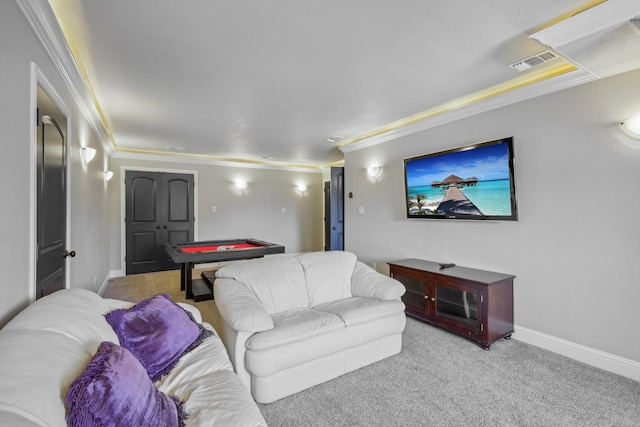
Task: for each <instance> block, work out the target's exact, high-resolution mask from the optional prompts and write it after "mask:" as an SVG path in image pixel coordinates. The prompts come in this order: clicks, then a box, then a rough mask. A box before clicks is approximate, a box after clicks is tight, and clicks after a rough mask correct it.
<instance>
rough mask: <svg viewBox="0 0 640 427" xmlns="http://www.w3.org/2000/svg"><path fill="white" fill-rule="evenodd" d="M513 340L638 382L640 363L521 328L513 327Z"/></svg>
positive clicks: (639, 378)
mask: <svg viewBox="0 0 640 427" xmlns="http://www.w3.org/2000/svg"><path fill="white" fill-rule="evenodd" d="M514 329H515V333H514V334H513V339H517V340H519V341H522V342H525V343H527V344H531V345H535V346H536V347H541V348H544V349H545V350H549V351H553V352H554V353H558V354H561V355H563V356H566V357H568V358H570V359H574V360H577V361H579V362H583V363H586V364H587V365H591V366H595V367H596V368H600V369H604V370H605V371H609V372H613V373H615V374H618V375H622V376H624V377H627V378H631V379H632V380H635V381H640V362H636V361H634V360H631V359H625V358H624V357H620V356H616V355H614V354H610V353H605V352H603V351H600V350H596V349H594V348H591V347H587V346H584V345H581V344H576V343H574V342H571V341H566V340H563V339H560V338H557V337H554V336H551V335H547V334H543V333H542V332H538V331H534V330H533V329H528V328H525V327H522V326H518V325H516V326H515V328H514Z"/></svg>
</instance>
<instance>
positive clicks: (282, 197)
mask: <svg viewBox="0 0 640 427" xmlns="http://www.w3.org/2000/svg"><path fill="white" fill-rule="evenodd" d="M111 167H112V170H113V171H114V177H113V179H112V180H111V182H110V184H111V183H112V184H114V185H113V186H110V200H111V203H110V215H111V218H112V220H113V219H114V218H116V223H115V224H117V227H118V230H117V233H115V234H113V235H112V236H111V239H112V242H113V243H112V245H111V265H112V270H119V269H120V268H121V264H122V263H121V259H122V251H121V249H120V246H121V233H120V228H119V227H120V225H119V224H120V221H119V219H120V216H121V213H120V212H121V209H122V201H123V197H122V194H121V193H122V186H121V183H122V180H123V179H124V177H123V176H121V172H122V170H123V168H124V169H135V168H153V169H159V170H165V171H192V172H195V173H197V183H196V193H197V203H198V206H197V211H196V217H197V222H198V235H197V236H196V238H197V239H198V240H216V239H233V238H248V237H250V238H256V239H259V240H265V241H268V242H273V243H278V244H281V245H284V246H285V250H286V252H307V251H315V250H322V248H323V235H322V226H323V223H322V218H323V210H322V209H323V208H322V203H323V181H322V174H321V173H319V172H296V171H287V170H273V169H260V168H248V167H230V166H217V165H204V164H189V163H177V162H159V161H143V160H134V159H124V158H120V159H119V158H114V159H112V166H111ZM240 179H242V180H244V181H245V182H247V183H248V185H247V189H246V190H244V192H240V191H238V190H237V189H236V188H235V187H234V186H233V182H234V181H236V180H240ZM298 183H304V184H306V185H307V191H306V192H305V193H304V194H301V193H300V192H298V191H297V190H296V187H295V186H296V184H298ZM212 206H215V207H216V212H215V213H213V212H212V211H211V207H212ZM283 209H284V211H285V212H284V213H283V212H282V210H283Z"/></svg>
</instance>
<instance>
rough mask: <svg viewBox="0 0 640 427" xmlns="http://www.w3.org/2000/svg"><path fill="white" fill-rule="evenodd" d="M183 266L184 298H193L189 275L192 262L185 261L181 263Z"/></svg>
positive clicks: (191, 272)
mask: <svg viewBox="0 0 640 427" xmlns="http://www.w3.org/2000/svg"><path fill="white" fill-rule="evenodd" d="M183 265H184V266H185V269H184V282H185V288H186V289H185V290H186V292H185V298H187V299H193V286H192V285H193V278H192V277H191V276H192V275H193V263H192V262H185V263H184V264H183Z"/></svg>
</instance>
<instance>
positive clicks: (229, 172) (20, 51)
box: [0, 1, 323, 327]
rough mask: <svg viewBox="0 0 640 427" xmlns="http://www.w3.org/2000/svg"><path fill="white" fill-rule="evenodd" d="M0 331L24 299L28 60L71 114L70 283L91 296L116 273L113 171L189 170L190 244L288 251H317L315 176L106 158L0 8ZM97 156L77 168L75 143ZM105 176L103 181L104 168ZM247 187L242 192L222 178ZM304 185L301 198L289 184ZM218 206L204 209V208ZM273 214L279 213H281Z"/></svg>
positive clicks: (29, 37)
mask: <svg viewBox="0 0 640 427" xmlns="http://www.w3.org/2000/svg"><path fill="white" fill-rule="evenodd" d="M0 54H1V59H2V62H1V65H2V72H1V73H0V93H1V94H2V96H1V97H0V114H1V115H0V117H2V129H3V132H2V135H1V136H0V144H1V147H2V153H3V156H2V158H0V178H1V179H2V182H3V185H2V186H1V188H0V200H1V201H2V202H1V203H0V218H1V221H0V233H1V234H0V235H2V236H3V238H4V239H5V242H6V243H5V244H3V245H0V270H1V271H2V272H3V278H2V283H1V284H0V327H2V326H3V325H4V324H5V323H6V322H7V321H9V320H10V319H11V318H12V317H13V316H14V315H15V314H16V313H18V312H19V311H20V310H22V309H23V308H24V307H26V306H27V305H28V304H29V303H30V295H31V294H32V283H30V279H29V277H30V272H31V271H32V270H33V266H32V265H31V262H30V255H31V252H32V250H31V246H30V237H29V233H30V230H31V220H30V212H31V210H32V205H33V203H32V202H31V196H30V194H31V190H32V187H33V185H34V184H33V183H32V182H31V179H30V165H31V163H32V158H31V157H32V156H31V136H30V129H31V121H30V114H31V113H30V109H31V92H32V84H31V71H30V70H31V63H32V62H33V63H35V64H36V65H37V66H38V68H39V69H40V70H41V71H42V74H43V75H44V77H45V78H46V79H47V80H48V81H49V82H50V84H51V85H52V86H53V88H54V90H55V92H56V93H57V94H58V95H59V96H60V98H61V99H62V102H63V103H64V104H65V105H66V106H67V107H68V109H69V110H70V111H71V117H70V118H69V123H70V127H69V138H68V139H69V153H70V158H69V177H68V178H69V179H68V181H69V208H70V209H69V217H70V230H69V242H68V245H67V246H68V248H69V249H70V250H75V251H76V252H77V256H76V257H75V258H73V259H69V264H68V265H69V272H68V273H69V274H68V275H69V280H68V285H69V287H73V288H86V289H90V290H93V291H98V290H99V289H100V287H101V286H102V284H103V283H104V281H105V280H106V279H107V278H108V277H109V275H110V274H114V273H115V274H117V273H118V272H119V270H120V268H121V258H122V254H121V241H120V236H121V222H120V218H121V215H120V201H121V194H120V191H121V185H120V183H121V179H120V169H121V166H123V165H124V166H127V167H147V168H155V169H162V168H167V169H180V170H195V171H197V172H198V176H199V186H198V196H199V198H198V199H199V207H200V209H199V210H198V213H197V214H198V218H199V236H198V237H199V238H202V239H217V238H225V237H255V238H261V239H264V240H268V241H274V242H278V243H281V244H284V245H285V246H286V250H287V252H298V251H310V250H321V249H322V215H323V214H322V174H321V173H309V172H294V171H281V170H280V171H277V170H265V169H254V168H232V167H223V166H206V165H189V164H185V163H175V162H174V163H166V162H144V161H137V160H126V159H110V158H109V157H108V155H107V154H106V153H105V151H104V150H103V149H102V146H101V143H100V141H99V139H98V137H97V136H96V134H95V132H94V131H93V130H92V129H91V127H90V126H89V124H88V122H87V120H86V119H85V118H84V117H83V115H82V112H81V111H80V109H79V107H78V106H77V105H76V104H75V102H74V99H73V97H72V95H71V92H70V91H69V89H68V88H67V86H66V84H65V82H64V81H63V80H62V78H61V77H60V74H59V72H58V70H57V69H56V67H55V66H54V64H53V62H52V60H51V58H50V57H49V56H48V54H47V52H46V51H45V49H44V48H43V47H42V45H41V43H40V41H39V40H38V38H37V36H36V35H35V32H34V31H33V29H32V28H31V26H30V24H29V23H28V21H27V20H26V18H25V17H24V15H23V14H22V12H21V11H20V10H19V8H18V6H17V5H16V3H15V2H14V1H2V2H0ZM81 145H82V146H91V147H93V148H95V149H96V150H97V155H96V158H95V159H94V160H93V162H91V164H90V165H89V166H88V167H87V168H83V167H82V164H81V161H80V158H79V154H78V153H79V148H80V146H81ZM107 169H110V170H112V171H113V172H114V177H113V178H112V180H111V181H110V182H109V183H105V182H104V179H103V171H104V170H107ZM237 176H242V177H244V179H246V180H247V181H248V182H249V187H248V189H247V190H246V191H245V195H244V196H242V195H238V194H236V193H234V192H233V189H232V187H231V182H232V181H233V180H235V179H236V177H237ZM298 182H306V184H307V185H308V186H309V189H308V191H307V193H306V194H305V195H304V197H303V196H302V195H300V194H299V193H297V192H296V191H295V188H294V185H295V184H296V183H298ZM213 205H215V206H216V207H217V209H218V212H217V213H216V214H212V213H211V206H213ZM282 208H285V210H286V213H285V214H282Z"/></svg>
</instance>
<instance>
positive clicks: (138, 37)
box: [49, 0, 615, 168]
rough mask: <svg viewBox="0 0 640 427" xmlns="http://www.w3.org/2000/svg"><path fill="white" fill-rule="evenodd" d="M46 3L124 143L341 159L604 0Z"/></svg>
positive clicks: (224, 155) (502, 75)
mask: <svg viewBox="0 0 640 427" xmlns="http://www.w3.org/2000/svg"><path fill="white" fill-rule="evenodd" d="M614 1H615V0H614ZM49 3H50V5H51V7H52V9H53V11H54V13H55V15H56V17H57V20H58V23H59V24H60V27H61V29H62V31H63V33H64V37H65V38H66V41H67V43H68V45H69V47H70V49H71V51H72V52H73V55H74V57H75V59H76V62H77V64H78V66H79V68H80V70H81V72H82V73H83V75H84V79H85V81H86V83H87V86H88V87H89V89H90V90H91V91H92V92H93V99H94V100H95V102H96V105H97V108H98V111H99V112H100V113H101V115H102V120H103V122H104V125H105V128H106V129H107V133H108V134H110V136H111V143H112V144H114V146H115V152H116V153H124V154H127V153H132V152H133V153H150V154H157V153H167V154H171V155H180V153H176V152H172V151H170V150H169V149H168V148H167V147H170V146H173V147H184V148H185V149H186V151H185V152H184V154H186V155H189V156H194V155H196V156H200V157H201V158H203V159H221V160H229V161H241V162H242V161H244V162H266V163H277V164H285V165H292V166H293V165H295V166H309V167H313V168H315V167H322V166H326V165H328V164H331V163H334V162H337V161H340V160H342V157H343V153H342V152H341V151H340V149H339V148H338V147H337V144H335V143H334V144H332V143H329V142H327V141H326V138H327V137H329V136H333V135H339V136H342V137H344V138H345V139H344V140H343V142H344V141H357V140H359V139H363V138H364V135H366V134H367V133H369V132H371V131H375V130H376V129H380V128H384V127H385V126H388V125H389V124H391V123H393V122H396V121H398V120H402V119H404V118H406V117H409V116H411V115H414V114H419V113H421V112H424V111H427V110H430V109H433V108H437V107H438V106H441V105H444V104H445V103H447V102H449V101H451V100H455V99H459V98H461V97H463V96H466V95H471V94H474V93H478V92H479V91H482V90H484V89H487V88H490V87H494V86H496V85H499V84H504V83H507V85H508V84H509V82H510V81H512V80H513V79H516V78H521V76H520V75H519V74H518V73H516V72H514V71H513V70H511V69H510V68H508V67H507V65H509V64H511V63H513V62H516V61H518V60H521V59H523V58H526V57H528V56H531V55H534V54H537V53H539V52H542V51H544V50H545V49H547V48H546V47H545V46H543V45H542V44H540V43H538V42H537V41H535V40H533V39H531V38H529V35H531V34H532V33H535V32H537V31H539V30H540V29H542V28H544V27H546V26H549V25H550V24H552V23H553V22H554V21H556V20H558V19H563V18H566V17H567V16H568V14H570V13H572V12H575V11H576V10H578V9H580V8H584V7H585V6H586V5H587V3H590V5H593V4H594V3H596V2H594V1H590V2H587V1H585V0H536V1H530V0H482V1H478V0H476V1H470V0H447V1H426V0H394V1H391V0H315V1H312V0H269V1H266V0H234V1H221V0H173V1H171V0H163V1H160V0H118V1H113V0H112V1H104V0H49ZM555 61H556V60H554V61H550V63H549V64H550V65H548V64H545V65H544V66H543V67H546V66H552V65H553V64H552V63H553V62H555ZM557 61H564V60H563V59H558V60H557ZM531 72H533V71H531V70H530V71H526V72H525V73H524V74H526V73H531ZM265 158H268V159H266V160H265Z"/></svg>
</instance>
